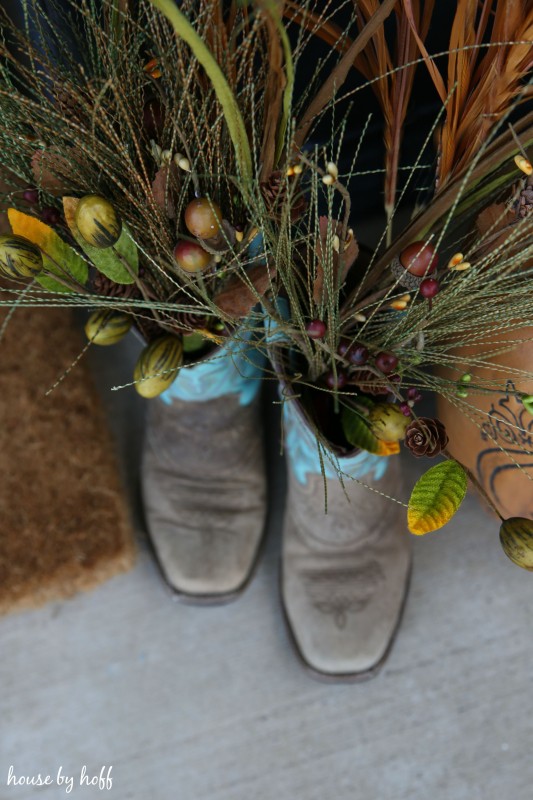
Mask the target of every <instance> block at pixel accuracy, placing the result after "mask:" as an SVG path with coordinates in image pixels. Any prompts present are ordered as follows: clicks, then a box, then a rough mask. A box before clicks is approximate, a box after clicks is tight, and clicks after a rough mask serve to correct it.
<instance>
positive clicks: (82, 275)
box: [7, 208, 88, 292]
mask: <svg viewBox="0 0 533 800" xmlns="http://www.w3.org/2000/svg"><path fill="white" fill-rule="evenodd" d="M7 216H8V219H9V223H10V225H11V229H12V231H13V233H14V234H16V235H17V236H24V238H26V239H28V240H29V241H30V242H32V243H33V244H36V245H37V246H38V247H39V248H40V250H41V252H42V254H43V264H44V272H45V273H49V275H48V276H47V275H46V274H44V275H39V276H38V277H37V279H36V280H38V281H39V283H41V284H42V285H43V286H45V287H46V288H50V289H52V290H53V291H62V292H64V291H68V289H66V287H65V286H63V285H62V284H60V283H58V282H57V281H54V280H53V278H52V277H50V276H53V275H57V276H58V277H61V278H64V279H68V278H69V277H71V278H74V280H75V281H77V282H78V283H81V284H84V283H85V282H86V280H87V277H88V267H87V264H86V263H85V261H84V260H83V259H82V258H81V256H80V255H78V253H76V251H75V250H73V249H72V247H70V245H68V244H67V243H66V242H64V241H63V239H61V237H60V236H58V234H57V233H56V232H55V231H54V230H53V228H51V227H50V226H49V225H46V224H45V223H44V222H41V220H40V219H37V218H36V217H32V216H30V215H29V214H24V213H23V212H22V211H18V210H17V209H16V208H10V209H8V212H7Z"/></svg>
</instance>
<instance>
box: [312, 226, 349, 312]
mask: <svg viewBox="0 0 533 800" xmlns="http://www.w3.org/2000/svg"><path fill="white" fill-rule="evenodd" d="M318 225H319V230H320V238H319V240H318V242H317V246H316V275H315V281H314V284H313V300H314V301H315V303H316V304H317V305H320V304H321V303H322V302H324V301H325V300H326V299H327V298H326V291H325V289H326V287H325V286H324V281H325V268H327V269H331V271H332V275H331V283H332V284H333V285H334V286H336V285H337V280H338V271H339V263H341V260H342V275H341V280H340V285H342V284H343V283H344V280H345V278H346V275H347V274H348V271H349V269H350V267H351V266H352V264H353V263H354V261H355V259H356V258H357V256H358V255H359V245H358V244H357V242H356V240H355V238H353V237H352V239H351V241H350V242H349V244H348V246H347V248H346V250H344V251H343V252H342V253H336V252H335V251H332V254H331V255H330V256H329V259H328V253H327V243H328V235H329V242H330V243H331V240H332V239H333V237H334V236H340V235H341V233H342V223H340V222H338V221H337V220H332V219H330V218H329V217H320V219H319V221H318ZM330 247H331V244H330ZM341 249H342V242H341Z"/></svg>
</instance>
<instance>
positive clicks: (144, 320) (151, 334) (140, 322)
mask: <svg viewBox="0 0 533 800" xmlns="http://www.w3.org/2000/svg"><path fill="white" fill-rule="evenodd" d="M148 313H149V312H146V314H143V316H142V317H140V316H136V317H135V325H136V326H137V328H138V330H139V331H140V333H141V334H142V335H143V336H144V338H145V340H146V341H147V342H148V344H150V342H153V341H154V339H157V338H158V337H159V336H162V335H163V334H164V333H168V331H166V330H163V329H162V328H161V327H160V326H159V324H158V323H157V322H156V320H155V319H153V318H150V317H148V316H147V314H148Z"/></svg>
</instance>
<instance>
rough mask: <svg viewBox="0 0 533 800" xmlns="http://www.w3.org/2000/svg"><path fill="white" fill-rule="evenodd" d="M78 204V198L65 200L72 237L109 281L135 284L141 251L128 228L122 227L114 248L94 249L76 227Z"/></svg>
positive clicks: (64, 206) (64, 207) (65, 198)
mask: <svg viewBox="0 0 533 800" xmlns="http://www.w3.org/2000/svg"><path fill="white" fill-rule="evenodd" d="M78 203H79V200H78V199H77V198H76V197H64V198H63V209H64V212H65V219H66V221H67V224H68V226H69V228H70V231H71V233H72V235H73V236H74V238H75V239H76V241H77V243H78V244H79V246H80V247H81V249H82V250H83V252H84V253H85V254H86V255H87V256H88V258H90V260H91V261H92V263H93V264H94V266H95V267H97V269H99V270H100V272H101V273H103V274H104V275H105V276H106V278H109V280H112V281H114V282H115V283H123V284H125V283H134V282H135V278H134V277H133V275H137V273H138V271H139V251H138V249H137V246H136V244H135V242H134V241H133V239H132V238H131V236H130V234H129V232H128V230H127V228H126V226H125V225H122V233H121V234H120V239H119V240H118V242H117V243H116V244H115V245H114V246H113V247H107V248H105V249H100V248H98V247H92V246H91V245H90V244H87V242H86V241H85V239H84V238H83V237H82V236H81V234H80V232H79V230H78V227H77V225H76V208H77V207H78ZM117 253H118V254H120V256H122V258H123V259H124V260H125V261H127V263H128V265H129V267H130V270H128V269H127V268H126V267H125V266H124V264H123V262H122V261H121V259H120V258H119V256H118V255H117ZM132 273H133V274H132Z"/></svg>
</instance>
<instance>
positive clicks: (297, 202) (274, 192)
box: [260, 170, 307, 222]
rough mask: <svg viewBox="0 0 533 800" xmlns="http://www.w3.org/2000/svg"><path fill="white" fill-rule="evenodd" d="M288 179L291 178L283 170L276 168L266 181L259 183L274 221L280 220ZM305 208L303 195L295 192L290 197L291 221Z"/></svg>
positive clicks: (285, 198)
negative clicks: (291, 197)
mask: <svg viewBox="0 0 533 800" xmlns="http://www.w3.org/2000/svg"><path fill="white" fill-rule="evenodd" d="M290 180H291V179H290V178H287V177H286V176H285V175H284V174H283V172H281V171H280V170H276V171H275V172H273V173H272V174H271V176H270V178H269V179H268V180H267V181H262V182H261V184H260V188H261V194H262V195H263V199H264V201H265V205H266V208H267V211H268V213H269V214H270V216H271V217H272V219H274V220H276V222H279V221H280V219H281V216H282V210H283V206H284V205H285V203H286V202H287V199H288V191H287V190H288V182H289V181H290ZM306 208H307V201H306V199H305V197H304V196H303V195H301V194H296V195H295V196H294V197H293V199H292V205H291V212H290V214H291V222H296V220H297V219H299V218H300V217H301V216H302V214H303V213H304V211H305V209H306Z"/></svg>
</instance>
